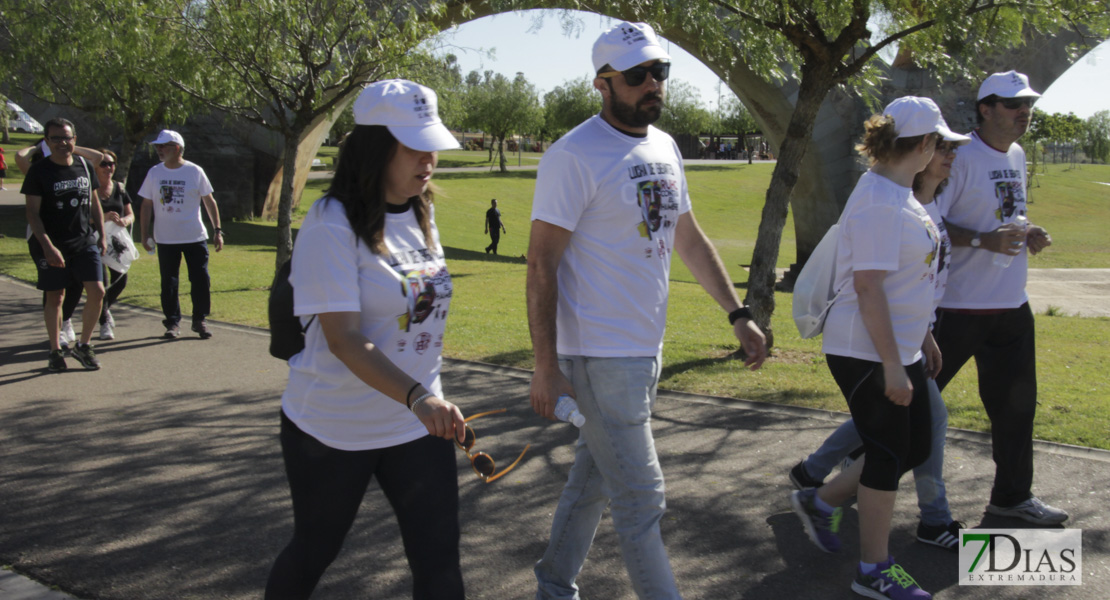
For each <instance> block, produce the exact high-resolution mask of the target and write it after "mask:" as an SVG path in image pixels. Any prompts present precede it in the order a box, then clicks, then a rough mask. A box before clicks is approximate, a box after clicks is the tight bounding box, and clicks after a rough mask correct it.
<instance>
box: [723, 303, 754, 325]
mask: <svg viewBox="0 0 1110 600" xmlns="http://www.w3.org/2000/svg"><path fill="white" fill-rule="evenodd" d="M751 318H752V310H751V309H750V308H748V307H747V306H741V307H740V308H738V309H736V310H734V311H732V312H730V313H728V324H729V325H735V324H736V322H737V321H739V320H740V319H751Z"/></svg>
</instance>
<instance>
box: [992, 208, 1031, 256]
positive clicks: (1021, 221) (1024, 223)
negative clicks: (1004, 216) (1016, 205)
mask: <svg viewBox="0 0 1110 600" xmlns="http://www.w3.org/2000/svg"><path fill="white" fill-rule="evenodd" d="M1011 222H1012V223H1016V224H1017V225H1020V226H1021V230H1022V231H1023V232H1025V231H1026V230H1028V228H1029V219H1026V218H1025V215H1018V216H1016V217H1014V220H1013V221H1011ZM1024 245H1025V240H1024V239H1023V240H1022V241H1021V246H1024ZM1021 246H1018V248H1021ZM1013 261H1014V255H1012V254H1005V253H1002V252H995V253H994V266H996V267H999V268H1001V269H1005V268H1007V267H1009V266H1010V263H1012V262H1013Z"/></svg>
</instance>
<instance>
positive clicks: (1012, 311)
mask: <svg viewBox="0 0 1110 600" xmlns="http://www.w3.org/2000/svg"><path fill="white" fill-rule="evenodd" d="M1039 97H1040V94H1038V93H1037V92H1036V91H1034V90H1033V88H1032V87H1030V86H1029V78H1028V77H1026V76H1025V75H1024V74H1022V73H1018V72H1017V71H1007V72H1005V73H995V74H993V75H991V76H990V77H988V78H987V79H986V80H985V81H983V84H982V85H981V86H980V87H979V94H978V101H977V102H976V105H975V109H976V118H977V120H978V123H979V128H978V129H977V130H975V131H974V132H972V133H971V134H970V135H971V138H972V141H971V143H970V144H968V145H967V146H966V147H965V148H963V149H961V151H960V153H959V154H958V155H957V156H956V161H955V162H954V163H953V165H952V175H951V178H950V179H949V185H948V188H947V189H946V190H945V191H944V193H942V194H941V195H940V197H938V198H937V206H938V208H939V209H940V212H941V214H942V215H943V216H944V221H945V223H946V224H947V226H948V232H949V235H950V236H951V238H952V246H953V248H952V270H951V273H950V275H949V277H948V289H947V290H946V291H945V294H944V298H943V299H942V300H941V303H940V311H939V314H938V322H937V343H938V344H939V345H940V349H941V352H942V353H943V355H944V368H943V370H942V371H941V373H940V375H939V376H938V377H937V384H938V385H939V386H940V388H941V389H942V390H943V389H944V386H945V385H946V384H947V383H948V382H949V381H951V380H952V378H953V377H955V376H956V373H958V372H959V371H960V368H961V367H963V366H964V364H965V363H966V362H967V361H968V360H969V359H971V358H973V357H974V359H975V364H976V367H977V368H978V373H979V396H980V399H981V400H982V402H983V407H984V408H985V409H986V411H987V416H988V417H989V418H990V421H991V442H992V445H993V448H994V452H993V455H994V462H995V478H994V486H993V488H992V489H991V497H990V503H989V504H988V505H987V509H986V510H987V512H988V513H990V514H995V515H1000V516H1007V517H1016V518H1019V519H1024V520H1026V521H1029V522H1030V523H1035V524H1038V525H1056V524H1059V523H1062V522H1064V521H1065V520H1067V518H1068V514H1067V513H1066V512H1064V511H1063V510H1061V509H1059V508H1055V507H1052V506H1049V505H1047V504H1045V503H1043V502H1041V500H1040V499H1038V498H1037V497H1036V496H1034V495H1033V492H1032V487H1033V419H1034V416H1035V415H1036V410H1037V372H1036V354H1035V352H1036V345H1035V340H1034V328H1033V312H1032V310H1030V308H1029V297H1028V296H1027V295H1026V293H1025V282H1026V275H1027V269H1028V254H1029V253H1031V254H1036V253H1038V252H1040V251H1041V250H1044V249H1045V248H1047V247H1048V246H1049V245H1051V244H1052V238H1051V237H1049V235H1048V233H1047V232H1046V231H1045V230H1044V228H1042V227H1038V226H1035V225H1031V224H1027V221H1026V203H1027V197H1026V194H1027V188H1026V172H1025V151H1024V150H1022V148H1021V146H1019V145H1018V144H1017V141H1018V139H1020V138H1021V136H1022V135H1024V134H1025V132H1026V131H1027V130H1028V129H1029V123H1030V119H1031V117H1032V112H1033V103H1034V102H1035V101H1036V100H1037V98H1039ZM1027 248H1028V250H1029V252H1028V253H1026V249H1027ZM1000 256H1006V257H1011V259H1010V260H1008V261H1007V260H1001V261H999V260H997V259H996V257H1000Z"/></svg>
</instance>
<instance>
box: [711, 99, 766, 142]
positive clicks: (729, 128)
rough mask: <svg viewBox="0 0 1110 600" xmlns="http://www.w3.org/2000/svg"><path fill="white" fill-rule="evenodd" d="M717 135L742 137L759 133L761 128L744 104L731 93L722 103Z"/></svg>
mask: <svg viewBox="0 0 1110 600" xmlns="http://www.w3.org/2000/svg"><path fill="white" fill-rule="evenodd" d="M715 133H718V134H736V135H737V136H742V135H744V134H747V133H759V126H758V125H757V124H756V122H755V118H754V117H752V113H751V112H749V111H748V108H747V107H746V106H744V103H743V102H741V101H740V99H739V98H737V97H736V96H733V95H732V93H731V92H729V97H728V99H727V100H725V101H723V102H722V106H721V119H720V128H719V130H718V131H716V132H715Z"/></svg>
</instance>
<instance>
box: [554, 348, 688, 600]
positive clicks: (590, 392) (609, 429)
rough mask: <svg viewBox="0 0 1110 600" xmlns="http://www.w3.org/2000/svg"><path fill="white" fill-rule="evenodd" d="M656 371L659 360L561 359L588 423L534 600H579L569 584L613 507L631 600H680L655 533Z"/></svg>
mask: <svg viewBox="0 0 1110 600" xmlns="http://www.w3.org/2000/svg"><path fill="white" fill-rule="evenodd" d="M659 367H660V360H659V357H650V358H594V357H586V356H560V357H559V368H560V369H561V370H562V372H563V374H564V375H566V376H567V378H568V379H570V381H571V383H572V384H573V385H574V390H575V394H576V395H577V398H576V399H577V401H578V410H579V411H581V413H582V414H583V415H584V416H585V417H586V424H585V425H583V426H582V429H581V430H580V432H579V435H578V442H577V444H576V447H575V455H574V466H573V467H571V470H570V476H569V477H568V479H567V484H566V487H564V488H563V493H562V495H561V496H560V497H559V505H558V507H557V508H556V509H555V518H554V521H553V522H552V524H551V540H550V542H548V545H547V551H546V552H544V555H543V558H542V559H540V561H539V562H538V563H536V567H535V573H536V579H537V581H538V584H539V585H538V588H537V591H536V598H537V600H551V599H563V600H578V598H579V596H578V586H577V585H575V583H574V580H575V578H577V577H578V573H579V571H581V570H582V564H583V562H585V560H586V554H587V552H589V550H590V545H591V544H592V543H593V538H594V533H595V532H596V531H597V526H598V524H599V523H600V522H601V515H602V512H603V511H604V510H605V507H606V506H607V505H609V504H610V503H611V513H612V515H613V525H614V528H615V529H616V532H617V537H618V538H619V539H620V547H621V556H622V557H623V558H624V564H625V568H626V569H627V570H628V575H629V578H630V579H631V580H632V587H633V589H634V590H635V591H636V595H637V596H639V597H640V598H652V599H656V598H680V596H679V594H678V589H677V588H676V587H675V581H674V573H673V572H672V571H671V564H670V561H669V560H668V558H667V550H666V548H664V547H663V537H662V534H661V533H660V529H659V521H660V519H661V518H662V517H663V512H664V510H665V509H666V501H665V499H664V487H663V471H662V469H661V468H660V466H659V459H658V457H657V456H656V453H655V440H654V439H653V438H652V434H651V409H652V407H653V406H654V404H655V390H656V384H657V383H658V381H659Z"/></svg>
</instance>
